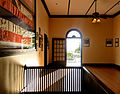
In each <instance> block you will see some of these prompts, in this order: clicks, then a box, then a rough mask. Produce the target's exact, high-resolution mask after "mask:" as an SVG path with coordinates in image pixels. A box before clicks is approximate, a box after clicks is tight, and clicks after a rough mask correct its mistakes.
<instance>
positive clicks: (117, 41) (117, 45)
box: [115, 38, 119, 47]
mask: <svg viewBox="0 0 120 94" xmlns="http://www.w3.org/2000/svg"><path fill="white" fill-rule="evenodd" d="M115 47H119V38H115Z"/></svg>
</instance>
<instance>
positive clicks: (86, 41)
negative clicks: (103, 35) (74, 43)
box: [83, 38, 90, 47]
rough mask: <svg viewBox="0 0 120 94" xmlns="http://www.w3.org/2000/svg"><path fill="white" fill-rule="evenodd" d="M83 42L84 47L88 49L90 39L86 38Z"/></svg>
mask: <svg viewBox="0 0 120 94" xmlns="http://www.w3.org/2000/svg"><path fill="white" fill-rule="evenodd" d="M83 41H84V42H83V43H84V47H90V39H88V38H87V39H84V40H83Z"/></svg>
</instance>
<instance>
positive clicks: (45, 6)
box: [41, 0, 50, 17]
mask: <svg viewBox="0 0 120 94" xmlns="http://www.w3.org/2000/svg"><path fill="white" fill-rule="evenodd" d="M41 1H42V3H43V6H44V8H45V10H46V12H47V14H48V16H49V17H50V11H49V9H48V7H47V5H46V3H45V0H41Z"/></svg>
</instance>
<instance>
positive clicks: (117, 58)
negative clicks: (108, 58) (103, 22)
mask: <svg viewBox="0 0 120 94" xmlns="http://www.w3.org/2000/svg"><path fill="white" fill-rule="evenodd" d="M113 23H114V24H113V27H114V28H113V35H114V38H120V15H118V16H117V17H115V18H114V20H113ZM119 45H120V44H119ZM114 63H115V64H117V65H120V48H119V47H114Z"/></svg>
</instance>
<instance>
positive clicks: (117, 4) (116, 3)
mask: <svg viewBox="0 0 120 94" xmlns="http://www.w3.org/2000/svg"><path fill="white" fill-rule="evenodd" d="M119 3H120V1H118V2H117V3H116V4H114V5H113V6H112V7H111V8H110V9H108V10H107V11H106V12H105V13H104V14H107V13H108V12H109V11H110V10H112V9H113V8H114V7H115V6H116V5H118V4H119Z"/></svg>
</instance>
